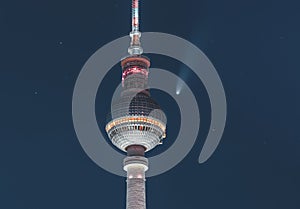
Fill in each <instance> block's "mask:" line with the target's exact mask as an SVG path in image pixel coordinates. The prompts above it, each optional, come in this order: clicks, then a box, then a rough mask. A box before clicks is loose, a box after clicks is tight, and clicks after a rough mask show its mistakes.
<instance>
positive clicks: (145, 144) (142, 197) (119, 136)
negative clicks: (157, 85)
mask: <svg viewBox="0 0 300 209" xmlns="http://www.w3.org/2000/svg"><path fill="white" fill-rule="evenodd" d="M130 37H131V42H130V46H129V48H128V53H129V56H127V57H126V58H124V59H122V60H121V66H122V87H123V89H122V93H121V97H120V99H119V100H118V101H117V102H115V103H113V105H112V110H111V113H110V114H109V115H110V116H111V117H110V120H109V122H108V123H107V125H106V127H105V129H106V132H107V134H108V137H109V138H110V140H111V141H112V143H113V144H114V145H115V146H116V147H118V148H119V149H120V150H122V151H124V152H127V156H126V157H125V159H124V162H123V165H124V167H123V168H124V170H125V171H126V172H127V201H126V202H127V203H126V208H127V209H145V208H146V194H145V193H146V192H145V180H146V179H145V172H146V171H147V170H148V160H147V158H146V157H145V155H144V154H145V152H147V151H149V150H151V149H153V148H154V147H156V146H157V145H158V144H161V142H162V140H163V138H165V136H166V116H165V114H164V113H163V111H162V110H161V109H160V106H159V105H158V104H157V103H156V102H155V101H154V100H153V99H152V98H151V97H150V92H149V89H148V84H147V82H148V74H149V67H150V60H149V59H148V58H147V57H145V56H143V55H142V53H143V49H142V47H141V42H140V37H141V33H140V31H139V1H138V0H132V31H131V32H130Z"/></svg>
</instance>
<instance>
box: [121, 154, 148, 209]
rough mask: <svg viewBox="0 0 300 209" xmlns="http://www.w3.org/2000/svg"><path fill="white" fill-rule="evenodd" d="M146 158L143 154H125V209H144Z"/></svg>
mask: <svg viewBox="0 0 300 209" xmlns="http://www.w3.org/2000/svg"><path fill="white" fill-rule="evenodd" d="M147 169H148V160H147V158H145V157H143V156H127V157H126V158H125V159H124V170H125V171H126V172H127V203H126V209H146V185H145V181H146V179H145V171H146V170H147Z"/></svg>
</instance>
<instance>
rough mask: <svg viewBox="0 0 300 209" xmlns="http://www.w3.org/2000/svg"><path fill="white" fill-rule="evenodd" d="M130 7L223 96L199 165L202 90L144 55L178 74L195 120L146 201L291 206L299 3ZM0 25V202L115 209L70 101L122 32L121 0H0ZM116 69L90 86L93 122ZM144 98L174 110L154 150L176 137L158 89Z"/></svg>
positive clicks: (297, 140) (299, 203) (188, 208)
mask: <svg viewBox="0 0 300 209" xmlns="http://www.w3.org/2000/svg"><path fill="white" fill-rule="evenodd" d="M141 7H142V8H141V11H142V15H141V30H142V31H145V32H146V31H157V32H165V33H171V34H174V35H177V36H180V37H182V38H185V39H187V40H189V41H190V42H192V43H194V44H195V45H196V46H197V47H199V48H200V49H201V50H203V51H204V52H205V53H206V55H207V56H208V57H209V58H210V60H211V61H212V62H213V64H214V65H215V67H216V69H217V71H218V73H219V75H220V77H221V79H222V82H223V85H224V88H225V91H226V96H227V102H228V118H227V124H226V128H225V132H224V135H223V138H222V141H221V143H220V145H219V147H218V149H217V150H216V152H215V153H214V155H213V156H212V157H211V158H210V159H209V161H207V162H206V163H205V164H202V165H199V164H198V163H197V158H198V155H199V152H200V150H201V147H202V145H203V140H204V139H205V136H206V134H207V131H208V130H207V129H208V127H209V118H210V108H209V100H208V97H207V94H206V92H205V88H204V87H203V85H202V84H201V82H200V81H199V80H197V79H195V78H194V77H193V74H192V73H191V72H190V71H189V69H186V68H185V67H183V66H181V65H180V64H179V63H176V61H174V60H171V59H168V58H162V57H157V56H151V55H149V56H150V58H151V59H152V66H153V67H161V68H162V67H165V68H166V69H169V70H171V71H173V72H174V73H177V74H179V75H181V72H182V70H184V72H187V74H188V75H189V76H187V77H186V78H184V79H186V81H187V82H188V83H189V85H190V87H191V88H192V90H193V92H194V93H195V94H196V96H197V101H198V102H199V106H200V111H201V117H203V118H201V122H202V126H201V128H200V134H199V137H198V141H197V144H196V145H195V146H194V148H193V150H192V151H191V152H190V153H189V155H188V156H187V157H186V158H185V159H184V160H183V161H182V162H181V163H180V164H179V165H177V166H176V167H175V168H174V169H172V170H171V171H169V172H167V173H164V174H162V175H160V176H156V177H153V178H149V179H148V180H147V192H148V194H147V204H148V209H154V208H156V209H166V208H172V209H177V208H180V209H182V208H185V209H194V208H205V209H216V208H218V209H219V208H226V209H227V208H228V209H229V208H230V209H240V208H243V209H253V208H255V209H282V208H287V209H299V208H300V198H299V197H300V133H299V127H300V126H299V125H300V122H299V118H300V110H299V107H300V95H299V91H300V82H299V78H300V72H299V69H300V68H299V48H300V41H299V37H300V27H299V20H300V13H299V10H300V3H299V2H298V1H292V0H286V1H279V0H264V1H261V0H260V1H259V0H251V1H250V0H249V1H241V0H228V1H216V0H194V1H173V0H164V1H159V0H151V1H150V0H144V1H142V3H141ZM0 28H1V31H0V55H1V62H0V72H1V76H0V79H1V81H0V92H1V117H0V118H1V119H0V122H1V124H0V127H1V129H0V130H1V137H0V208H1V209H2V208H3V209H53V208H57V209H65V208H73V209H77V208H78V209H79V208H80V209H82V208H88V209H96V208H115V209H117V208H125V180H124V179H123V178H121V177H118V176H114V175H112V174H110V173H107V172H106V171H104V170H103V169H101V168H99V167H98V166H97V165H96V164H94V163H93V162H92V161H91V160H90V159H89V158H88V156H87V155H86V154H85V152H84V151H83V150H82V148H81V146H80V144H79V142H78V140H77V137H76V134H75V131H74V128H73V123H72V114H71V113H72V109H71V108H72V93H73V87H74V84H75V82H76V78H77V76H78V74H79V72H80V70H81V68H82V66H83V65H84V63H85V62H86V60H87V59H88V58H89V57H90V56H91V55H92V54H93V53H94V52H95V51H96V50H97V49H98V48H100V47H101V46H103V45H104V44H106V43H107V42H110V41H112V40H114V39H116V38H118V37H120V36H123V35H126V34H128V32H129V31H130V0H126V1H124V0H123V1H121V0H114V1H96V0H93V1H92V0H87V1H63V0H60V1H58V0H51V1H48V0H44V1H38V0H28V1H21V0H12V1H1V2H0ZM119 69H120V68H119V66H116V67H115V68H113V69H112V70H111V72H110V73H109V74H108V76H107V78H106V80H105V82H104V83H103V84H102V85H101V86H100V89H99V94H98V97H97V107H96V111H97V117H98V118H97V119H98V122H99V126H100V128H101V129H102V130H103V126H104V123H105V114H106V112H107V110H106V108H107V107H109V105H108V101H105V102H104V99H103V97H105V98H109V97H110V96H111V95H110V94H111V93H112V91H113V88H114V86H115V85H117V84H118V82H119V80H120V70H119ZM99 70H100V67H99ZM109 85H110V86H109ZM102 90H105V91H102ZM153 96H154V97H155V98H156V99H157V100H158V101H159V103H160V104H161V106H162V108H164V107H165V109H166V114H167V116H168V118H172V117H173V118H174V120H172V121H173V122H171V123H170V124H168V125H169V126H168V138H167V142H166V144H165V147H160V148H159V149H158V150H157V152H160V151H163V149H166V148H167V147H168V146H169V145H170V144H172V139H173V138H174V137H176V134H177V132H176V130H177V129H176V128H177V127H178V124H179V123H178V122H176V118H179V116H178V113H176V110H178V107H177V106H176V105H174V104H173V101H172V99H171V98H170V97H168V96H166V95H164V94H163V93H161V92H153ZM101 97H102V98H101ZM107 100H108V99H107ZM168 103H169V104H171V105H173V106H170V107H171V108H169V109H168V108H166V107H168ZM171 110H175V114H173V113H174V112H173V111H171ZM99 140H105V139H99ZM152 154H155V153H152Z"/></svg>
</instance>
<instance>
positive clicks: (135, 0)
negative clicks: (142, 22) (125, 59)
mask: <svg viewBox="0 0 300 209" xmlns="http://www.w3.org/2000/svg"><path fill="white" fill-rule="evenodd" d="M131 27H132V30H131V32H130V34H129V35H130V37H131V42H130V46H129V48H128V53H129V54H130V55H141V54H142V53H143V48H142V47H141V42H140V37H141V32H140V31H139V0H132V20H131Z"/></svg>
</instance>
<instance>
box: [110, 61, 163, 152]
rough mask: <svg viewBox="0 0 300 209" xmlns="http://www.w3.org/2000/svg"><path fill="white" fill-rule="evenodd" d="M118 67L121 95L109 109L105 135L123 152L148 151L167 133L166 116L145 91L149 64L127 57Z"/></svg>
mask: <svg viewBox="0 0 300 209" xmlns="http://www.w3.org/2000/svg"><path fill="white" fill-rule="evenodd" d="M121 65H122V84H123V91H122V94H121V98H120V99H119V100H118V101H117V102H116V103H114V104H113V105H112V112H111V113H110V117H109V119H110V121H109V123H108V124H107V125H106V131H107V133H108V136H109V138H110V139H111V141H112V143H113V144H114V145H115V146H117V147H118V148H119V149H121V150H123V151H125V152H126V149H127V147H129V146H132V145H140V146H143V147H144V148H145V151H149V150H151V149H153V148H154V147H155V146H156V145H158V144H160V142H161V141H162V139H163V138H165V133H166V116H165V114H164V113H163V111H162V110H161V108H160V106H159V105H158V104H157V103H156V102H155V101H154V100H153V99H152V98H151V97H150V93H149V90H148V89H147V87H148V86H147V81H148V73H149V66H150V61H149V59H148V58H146V57H144V56H140V55H139V56H129V57H127V58H125V59H123V60H122V61H121Z"/></svg>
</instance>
